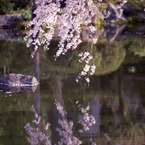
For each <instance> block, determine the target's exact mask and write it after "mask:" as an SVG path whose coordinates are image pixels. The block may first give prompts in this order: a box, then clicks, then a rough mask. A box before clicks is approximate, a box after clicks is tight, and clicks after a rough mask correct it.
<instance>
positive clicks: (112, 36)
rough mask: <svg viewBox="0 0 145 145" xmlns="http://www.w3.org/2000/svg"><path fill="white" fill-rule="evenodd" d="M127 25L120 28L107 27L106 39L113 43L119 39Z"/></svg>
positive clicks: (117, 26)
mask: <svg viewBox="0 0 145 145" xmlns="http://www.w3.org/2000/svg"><path fill="white" fill-rule="evenodd" d="M125 27H126V25H123V26H119V25H106V27H105V35H106V39H107V40H108V41H109V42H112V41H114V40H116V39H117V37H118V36H119V35H120V34H121V33H122V31H123V30H124V28H125Z"/></svg>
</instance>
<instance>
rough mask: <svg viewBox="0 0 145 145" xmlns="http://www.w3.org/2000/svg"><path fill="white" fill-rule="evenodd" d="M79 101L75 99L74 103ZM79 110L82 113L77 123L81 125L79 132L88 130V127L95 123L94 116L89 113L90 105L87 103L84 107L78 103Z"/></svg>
mask: <svg viewBox="0 0 145 145" xmlns="http://www.w3.org/2000/svg"><path fill="white" fill-rule="evenodd" d="M78 103H79V102H78V101H77V102H76V104H78ZM78 107H79V110H80V111H81V112H82V113H83V119H81V120H80V121H79V123H80V124H81V125H82V126H83V130H79V132H80V133H83V131H87V130H90V128H91V127H92V126H93V125H94V124H95V123H96V120H95V117H94V116H93V115H89V113H88V112H89V110H90V106H89V105H88V106H87V107H86V108H83V107H81V106H80V105H78Z"/></svg>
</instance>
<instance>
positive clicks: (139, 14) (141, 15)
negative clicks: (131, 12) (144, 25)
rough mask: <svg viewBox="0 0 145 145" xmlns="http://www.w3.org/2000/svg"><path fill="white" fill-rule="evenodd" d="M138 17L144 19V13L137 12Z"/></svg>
mask: <svg viewBox="0 0 145 145" xmlns="http://www.w3.org/2000/svg"><path fill="white" fill-rule="evenodd" d="M138 17H139V18H140V19H142V20H144V21H145V13H141V12H139V13H138Z"/></svg>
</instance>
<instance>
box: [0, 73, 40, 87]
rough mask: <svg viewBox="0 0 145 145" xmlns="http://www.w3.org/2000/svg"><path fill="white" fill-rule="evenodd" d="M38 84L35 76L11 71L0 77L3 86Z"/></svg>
mask: <svg viewBox="0 0 145 145" xmlns="http://www.w3.org/2000/svg"><path fill="white" fill-rule="evenodd" d="M38 84H39V83H38V81H37V79H36V78H35V77H33V76H27V75H22V74H14V73H12V74H8V75H5V76H3V77H1V78H0V85H5V86H35V85H38Z"/></svg>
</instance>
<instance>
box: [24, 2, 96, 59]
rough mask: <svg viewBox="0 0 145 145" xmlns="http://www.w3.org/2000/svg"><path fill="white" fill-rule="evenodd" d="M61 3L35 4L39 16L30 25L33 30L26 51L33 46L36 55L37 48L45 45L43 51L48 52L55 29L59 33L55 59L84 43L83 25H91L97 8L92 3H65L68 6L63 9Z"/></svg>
mask: <svg viewBox="0 0 145 145" xmlns="http://www.w3.org/2000/svg"><path fill="white" fill-rule="evenodd" d="M62 1H63V0H37V1H36V2H35V4H36V10H35V11H34V14H35V15H36V16H35V18H34V19H33V20H32V21H31V22H30V24H29V25H28V28H29V29H30V30H29V31H28V33H27V35H26V37H25V40H26V41H27V47H30V46H31V44H32V45H34V50H35V51H37V49H38V47H39V46H40V45H41V44H44V49H45V50H48V49H49V47H48V46H49V44H50V41H51V40H52V38H53V36H54V32H55V29H57V30H59V32H58V37H60V42H59V45H58V47H59V49H58V51H57V52H56V55H55V56H56V57H59V56H60V55H61V54H65V53H66V52H67V50H69V49H73V50H74V49H76V48H77V46H78V45H79V44H80V43H81V42H82V41H81V39H80V34H81V31H82V30H81V25H88V24H90V25H91V22H92V18H93V17H94V16H95V9H96V8H97V6H96V5H95V4H94V3H93V0H79V1H78V0H66V1H65V4H66V6H65V7H63V8H62V7H61V2H62ZM90 28H91V27H90ZM92 28H93V27H92ZM92 28H91V29H92ZM94 28H95V27H94ZM91 29H90V30H91ZM94 30H95V29H94ZM94 30H93V31H94ZM35 51H34V53H35Z"/></svg>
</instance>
